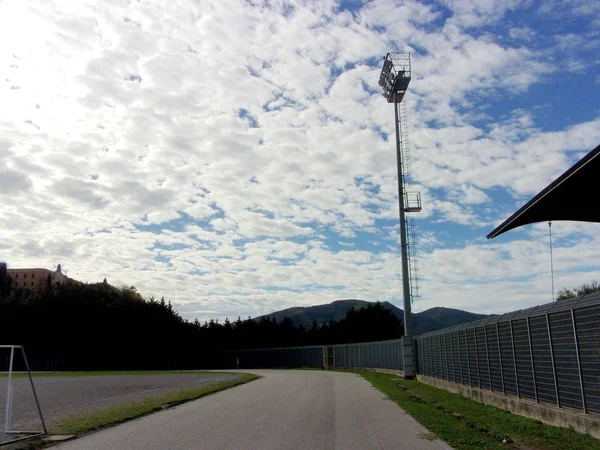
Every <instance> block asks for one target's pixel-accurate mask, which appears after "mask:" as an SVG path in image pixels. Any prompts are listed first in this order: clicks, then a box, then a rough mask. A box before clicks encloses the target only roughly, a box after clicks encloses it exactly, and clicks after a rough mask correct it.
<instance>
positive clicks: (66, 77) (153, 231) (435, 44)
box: [0, 0, 600, 319]
mask: <svg viewBox="0 0 600 450" xmlns="http://www.w3.org/2000/svg"><path fill="white" fill-rule="evenodd" d="M518 7H527V5H524V4H523V3H522V2H512V1H511V2H496V1H494V2H490V1H479V2H466V1H458V0H455V1H445V2H442V3H440V4H437V5H423V4H421V3H417V2H407V3H406V2H404V3H401V4H400V3H397V2H393V1H387V0H382V1H375V2H369V3H367V4H365V5H358V4H357V5H356V10H355V11H353V12H348V11H340V5H339V4H338V3H336V2H333V1H323V2H308V1H306V2H304V1H301V2H297V3H295V4H294V5H293V6H285V5H283V4H282V3H277V2H275V3H256V4H253V3H251V2H243V1H236V0H228V1H214V2H213V1H206V2H204V1H203V2H200V3H197V2H191V1H190V2H188V1H183V0H182V1H177V2H171V3H169V7H168V8H167V7H166V6H165V4H162V3H161V2H158V1H156V2H145V3H131V4H121V3H106V4H104V3H103V4H102V6H98V5H95V4H86V3H81V2H79V3H78V2H75V3H69V4H63V3H60V4H59V3H57V4H54V3H52V2H37V3H36V2H33V3H27V4H26V3H24V2H19V1H16V0H13V1H4V2H2V3H1V4H0V39H1V40H2V42H5V43H7V45H5V46H4V47H3V49H1V50H0V91H1V92H2V104H1V105H0V199H1V200H2V202H1V203H0V229H2V230H3V232H4V234H5V239H3V240H1V241H0V249H1V253H2V257H3V258H5V259H6V260H8V262H9V263H10V264H12V265H13V266H22V265H35V266H47V267H53V266H55V265H56V264H57V263H58V262H61V263H63V266H64V267H66V268H67V270H69V275H70V276H73V277H74V278H79V279H82V280H84V281H100V280H101V279H103V278H104V277H107V278H108V280H109V282H111V283H114V284H117V285H119V284H134V285H136V286H138V288H139V290H140V291H141V292H142V293H143V294H144V295H147V296H149V295H155V296H157V297H160V296H163V295H164V296H165V297H166V298H168V299H171V300H172V301H173V303H175V304H176V305H177V307H178V308H180V310H181V311H182V312H183V313H184V315H186V317H190V318H191V317H194V316H198V317H200V318H201V319H205V318H210V317H215V316H218V317H221V318H222V317H224V316H229V317H237V316H238V315H240V316H242V317H245V316H247V315H252V316H254V315H258V314H263V313H266V312H269V311H272V310H275V309H281V308H283V307H289V306H294V305H309V304H314V303H322V302H326V301H331V300H336V299H339V298H347V297H352V298H365V299H369V300H390V301H392V302H399V301H400V292H401V289H400V283H399V278H400V270H399V268H400V265H399V259H398V248H399V246H398V243H397V241H398V227H397V225H396V226H394V225H395V224H397V217H398V200H397V184H396V159H395V149H394V143H393V133H394V124H393V108H392V106H391V105H389V104H386V103H385V101H384V100H383V99H382V98H381V96H380V95H379V93H378V90H379V87H378V86H377V79H378V76H379V67H378V65H379V58H381V57H382V56H383V55H384V54H385V53H386V52H388V51H390V50H392V49H398V50H402V51H412V52H413V59H412V61H413V69H414V70H413V80H412V81H411V85H410V88H409V92H408V94H407V96H406V100H405V101H406V103H407V106H408V109H409V119H410V129H411V134H410V141H411V144H412V148H413V165H412V172H413V173H412V174H413V178H414V180H415V186H414V188H413V189H414V190H418V191H421V193H422V194H423V202H424V203H423V211H422V213H421V214H420V215H419V216H418V217H419V219H420V220H418V221H417V223H418V224H419V228H420V231H419V233H420V242H421V243H422V245H423V251H422V252H421V253H422V255H423V263H422V264H421V268H422V271H421V273H422V274H423V277H424V280H423V284H422V287H423V292H424V294H425V296H424V298H423V300H421V302H422V303H419V306H418V308H422V307H425V306H426V305H432V306H433V305H434V304H436V305H440V304H442V305H446V306H454V307H463V308H465V309H471V310H477V311H481V312H500V311H499V310H498V308H508V307H517V306H518V305H521V304H523V305H524V304H527V305H529V304H532V303H533V302H537V301H540V300H541V299H543V298H545V297H544V296H545V295H546V291H545V290H544V289H545V285H544V283H545V281H544V276H545V275H544V270H545V269H544V264H545V263H544V255H545V249H544V247H543V246H542V245H541V244H540V245H537V244H536V245H534V244H533V243H532V242H529V243H528V242H527V241H523V240H522V239H523V238H522V236H521V235H519V236H520V237H519V240H516V238H515V239H513V240H512V241H511V240H509V241H508V244H507V246H504V245H499V244H496V243H492V244H489V243H484V242H483V241H482V240H479V239H478V238H480V237H482V236H483V235H484V234H485V232H484V231H482V229H481V227H483V226H486V227H490V228H491V227H492V224H493V223H494V222H495V221H497V220H499V219H500V217H501V216H502V215H503V214H505V213H506V212H507V211H510V210H511V208H513V206H514V207H516V205H517V204H518V203H519V202H521V201H523V200H524V199H526V198H527V196H531V195H533V194H534V193H535V192H537V191H538V190H539V189H541V188H543V187H544V186H545V185H546V184H547V183H549V182H550V181H551V180H552V179H553V177H555V176H557V175H559V174H560V173H561V172H562V171H564V170H565V169H566V168H568V166H569V165H570V164H572V163H573V162H574V160H575V159H576V157H578V156H580V154H581V152H585V151H588V150H589V149H591V148H593V147H594V146H595V145H597V142H598V140H599V138H600V119H598V117H592V118H589V117H587V118H581V119H577V121H576V122H574V123H573V124H572V125H569V126H559V127H553V128H551V127H548V126H547V124H546V123H544V121H543V119H542V118H540V116H539V115H537V114H536V112H535V109H534V108H535V107H537V106H543V105H540V104H537V103H536V102H538V100H536V97H533V96H532V97H527V96H528V95H529V90H530V89H532V87H535V88H536V89H540V90H542V91H543V92H544V96H547V95H549V94H548V93H552V92H555V89H557V86H558V88H560V89H563V88H564V86H562V84H561V83H560V80H558V81H557V80H556V79H555V78H553V77H554V75H555V74H556V73H559V70H562V67H561V63H560V62H559V61H557V59H556V58H555V56H556V55H557V54H559V53H556V52H561V51H565V49H567V48H572V47H573V46H576V45H580V44H581V40H580V39H578V38H577V35H576V34H574V33H573V32H571V31H568V30H567V31H565V30H560V31H557V32H556V38H555V39H552V40H551V42H549V43H548V47H547V48H542V49H540V48H538V47H535V46H533V44H534V43H536V42H535V40H533V39H532V37H533V36H537V35H538V34H539V32H540V31H539V30H538V29H536V28H535V24H534V23H531V24H527V25H519V27H514V26H512V27H511V28H509V29H508V31H507V33H508V36H509V37H511V38H512V39H513V40H514V42H513V41H510V40H508V41H509V43H508V44H507V43H506V42H505V41H504V40H503V39H502V38H501V37H500V36H495V35H494V34H493V33H488V32H487V31H486V27H487V26H491V25H498V24H501V23H502V22H501V21H502V20H503V18H504V15H505V14H506V13H507V12H508V11H513V12H515V13H518V11H516V10H517V9H518ZM575 9H577V8H575ZM577 10H578V11H579V9H577ZM448 11H450V13H448ZM448 14H449V15H450V17H447V16H448ZM540 14H544V12H543V11H540ZM578 14H579V13H578ZM31 29H35V30H36V33H33V34H32V33H30V31H29V30H31ZM528 39H531V41H529V40H528ZM588 50H589V49H588ZM580 62H581V64H583V65H581V64H580ZM569 64H570V66H569V67H570V68H571V70H572V71H573V70H581V69H582V68H583V67H593V64H594V63H593V62H591V61H590V59H589V58H587V57H586V55H585V54H584V53H578V54H577V55H576V56H575V57H573V59H572V60H570V62H569ZM578 64H579V65H578ZM578 67H579V69H578ZM584 74H585V73H584ZM556 83H558V84H556ZM592 84H593V83H592ZM522 97H527V98H528V99H530V103H533V104H534V106H532V107H529V106H527V107H525V106H523V105H522V104H521V103H520V102H519V101H518V100H519V99H521V98H522ZM545 98H546V97H544V99H545ZM583 100H584V99H582V98H573V99H569V101H572V102H577V101H583ZM544 101H545V100H544ZM565 101H567V100H565ZM495 102H499V103H503V104H504V107H505V108H506V109H507V110H506V111H502V112H498V111H496V110H495V109H494V107H493V104H494V103H495ZM513 104H514V105H515V106H514V107H513ZM498 195H502V196H504V197H507V198H508V200H503V201H504V203H501V204H498V198H500V197H498ZM507 203H508V204H509V205H508V206H507ZM15 224H16V225H15ZM557 229H558V228H557ZM564 230H566V228H565V229H564ZM569 230H573V231H572V233H576V235H577V236H578V238H577V239H575V240H573V241H569V242H568V244H569V245H570V246H572V247H573V248H576V249H577V250H578V252H579V253H576V252H575V251H571V250H570V248H571V247H569V245H567V239H569V238H568V236H569V233H568V232H566V231H563V232H559V231H557V236H559V239H565V241H564V242H563V243H562V244H561V245H562V247H561V245H559V248H562V250H563V251H562V252H561V251H559V252H558V253H559V254H561V255H562V256H559V257H558V259H557V264H558V266H557V267H559V268H560V269H559V277H561V278H560V281H561V282H567V281H568V278H569V274H570V273H573V272H575V271H577V269H578V268H581V267H588V268H589V267H595V265H596V263H595V261H596V260H597V255H598V253H597V251H598V250H599V249H598V244H597V243H596V238H595V236H594V235H590V234H589V232H588V231H585V232H584V230H582V229H578V228H572V229H571V228H569ZM536 233H538V231H537V229H534V230H533V231H531V233H530V234H529V235H528V236H527V237H528V239H530V240H535V239H538V238H539V239H541V236H538V235H537V234H536ZM336 242H339V244H335V243H336ZM382 243H383V244H384V245H381V244H382ZM584 248H585V249H586V250H584ZM507 252H508V253H507ZM506 255H508V256H506ZM577 255H583V256H584V257H583V258H582V259H581V260H577V259H576V256H577ZM509 263H510V264H509ZM575 278H577V277H575V276H574V279H575ZM461 279H462V280H463V281H464V280H465V279H466V280H467V281H468V283H470V284H469V287H468V289H465V288H464V287H461V286H460V282H461ZM578 279H579V278H578ZM507 280H508V281H507ZM486 290H487V292H488V295H487V296H486V299H490V300H486V301H485V302H480V301H479V300H478V299H480V298H481V296H482V295H484V292H485V291H486ZM465 291H466V292H465ZM439 292H444V298H443V299H438V298H436V296H437V295H438V294H436V293H439ZM542 292H544V294H542ZM489 293H491V294H489ZM494 296H496V298H497V297H498V296H502V297H504V296H512V297H511V298H512V299H513V300H511V302H507V303H506V304H501V305H499V304H498V303H494V302H493V301H492V300H491V298H492V297H494ZM436 302H437V303H436Z"/></svg>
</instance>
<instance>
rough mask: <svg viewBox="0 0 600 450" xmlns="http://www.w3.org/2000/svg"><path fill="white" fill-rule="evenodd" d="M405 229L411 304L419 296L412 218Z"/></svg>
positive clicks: (408, 220) (417, 260) (415, 236)
mask: <svg viewBox="0 0 600 450" xmlns="http://www.w3.org/2000/svg"><path fill="white" fill-rule="evenodd" d="M406 229H407V232H408V233H407V234H408V242H407V245H408V248H407V253H408V274H409V277H410V299H411V302H412V301H413V300H414V299H415V298H416V297H420V296H421V295H420V292H419V258H418V256H419V255H418V252H417V235H416V229H415V218H414V217H408V218H407V219H406Z"/></svg>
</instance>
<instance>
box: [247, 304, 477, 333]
mask: <svg viewBox="0 0 600 450" xmlns="http://www.w3.org/2000/svg"><path fill="white" fill-rule="evenodd" d="M373 303H376V302H369V301H367V300H359V299H341V300H335V301H333V302H331V303H325V304H321V305H314V306H295V307H291V308H286V309H283V310H280V311H274V312H272V313H269V314H265V315H262V316H258V317H255V318H254V320H261V319H262V318H263V317H265V318H269V319H270V318H274V319H275V320H276V321H277V322H281V321H282V320H283V319H284V318H285V317H289V318H290V319H291V320H292V321H293V322H294V325H295V326H300V325H302V326H305V327H310V326H311V324H312V323H313V321H315V320H316V321H317V323H319V324H321V323H325V322H328V321H329V320H330V319H333V320H335V321H339V320H341V319H343V318H344V317H346V313H347V312H348V311H349V310H350V309H351V308H355V309H360V308H364V307H366V306H367V305H368V304H373ZM380 303H381V305H382V306H383V307H384V308H386V309H389V310H391V311H393V312H394V314H395V315H396V317H397V318H398V319H399V320H400V321H402V322H404V311H403V310H402V309H400V308H398V307H397V306H395V305H393V304H391V303H390V302H387V301H386V302H380ZM486 317H489V315H486V314H477V313H472V312H469V311H463V310H461V309H455V308H446V307H443V306H436V307H433V308H429V309H427V310H425V311H422V312H420V313H413V333H414V334H422V333H427V332H429V331H435V330H439V329H442V328H446V327H450V326H454V325H459V324H461V323H467V322H473V321H475V320H480V319H484V318H486Z"/></svg>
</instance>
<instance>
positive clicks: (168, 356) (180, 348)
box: [0, 263, 403, 370]
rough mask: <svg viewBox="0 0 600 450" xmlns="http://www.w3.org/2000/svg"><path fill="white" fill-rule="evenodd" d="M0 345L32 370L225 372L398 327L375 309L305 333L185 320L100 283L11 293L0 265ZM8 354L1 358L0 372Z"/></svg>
mask: <svg viewBox="0 0 600 450" xmlns="http://www.w3.org/2000/svg"><path fill="white" fill-rule="evenodd" d="M0 320H1V321H2V326H1V327H0V343H2V344H18V345H24V346H25V348H26V350H27V353H28V359H29V360H30V363H31V366H32V368H33V369H37V370H100V369H103V370H125V369H202V368H222V367H223V366H224V365H225V366H227V367H229V366H231V365H232V364H234V363H233V361H232V360H231V358H229V357H228V358H225V359H224V358H223V354H228V355H231V353H230V352H231V351H232V350H233V351H235V350H242V349H253V348H270V347H288V346H305V345H324V344H339V343H352V342H369V341H377V340H386V339H395V338H399V337H401V336H402V334H403V327H402V325H401V323H400V321H399V320H398V319H397V318H396V316H395V315H394V314H393V312H392V311H390V310H388V309H385V308H383V307H382V306H381V305H380V304H379V303H376V304H373V305H369V306H368V307H367V308H363V309H360V310H354V309H352V310H350V311H348V313H347V315H346V317H345V318H344V319H342V320H339V321H333V320H330V321H329V322H328V323H324V324H319V323H317V322H314V323H313V324H312V326H310V327H303V326H295V325H294V323H293V321H292V320H291V319H289V318H287V317H286V318H285V319H284V320H283V321H281V322H277V321H275V320H274V319H269V318H265V317H263V318H261V319H260V320H258V321H256V320H252V319H250V318H248V319H246V320H242V319H241V318H238V319H237V320H235V321H230V320H228V319H226V320H225V321H223V322H219V321H218V320H210V321H208V322H205V323H200V322H199V321H198V320H195V321H188V320H185V319H184V318H182V317H181V315H180V314H179V313H178V312H177V311H176V310H175V308H173V306H172V305H171V303H170V302H167V301H165V299H164V298H161V299H160V300H157V299H155V298H149V299H145V298H143V297H142V296H141V295H140V294H139V292H137V290H136V288H135V287H133V286H129V287H114V286H111V285H110V284H108V283H107V282H106V280H105V281H104V282H103V283H94V284H83V283H69V282H67V283H56V284H51V283H42V284H41V285H40V286H39V287H37V288H36V289H30V288H28V287H15V286H14V285H13V284H12V280H11V279H10V277H9V276H8V274H7V272H6V264H4V263H0ZM6 362H7V353H6V352H5V354H0V370H5V369H6V367H5V366H6Z"/></svg>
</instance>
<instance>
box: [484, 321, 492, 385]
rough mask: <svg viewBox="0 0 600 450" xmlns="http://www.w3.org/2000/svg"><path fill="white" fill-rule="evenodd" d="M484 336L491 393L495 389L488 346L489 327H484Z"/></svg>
mask: <svg viewBox="0 0 600 450" xmlns="http://www.w3.org/2000/svg"><path fill="white" fill-rule="evenodd" d="M483 336H484V337H485V354H486V359H487V368H488V379H489V382H490V391H493V390H494V388H493V386H492V369H491V368H490V346H489V345H488V338H487V325H484V326H483Z"/></svg>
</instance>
